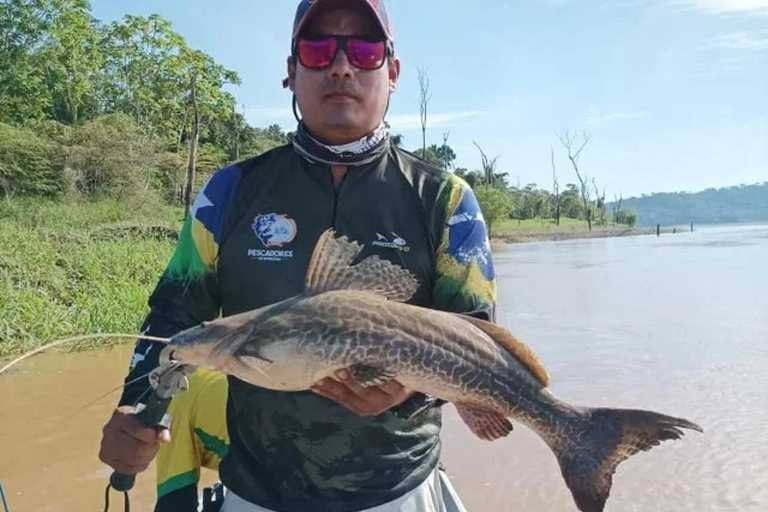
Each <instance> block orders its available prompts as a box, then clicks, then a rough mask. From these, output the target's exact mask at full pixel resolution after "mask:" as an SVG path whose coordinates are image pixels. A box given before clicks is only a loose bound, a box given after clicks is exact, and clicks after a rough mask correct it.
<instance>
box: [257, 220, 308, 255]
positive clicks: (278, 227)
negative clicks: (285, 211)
mask: <svg viewBox="0 0 768 512" xmlns="http://www.w3.org/2000/svg"><path fill="white" fill-rule="evenodd" d="M251 229H253V232H254V233H255V234H256V237H257V238H258V239H259V241H260V242H261V245H262V246H263V247H266V249H248V256H249V257H250V258H254V259H257V260H261V261H285V260H288V259H291V258H293V251H291V250H281V249H277V248H279V247H282V246H284V245H285V244H288V243H290V242H292V241H293V240H294V238H296V231H297V228H296V221H295V220H293V219H291V218H288V216H287V215H278V214H277V213H267V214H259V215H257V216H256V217H254V219H253V224H251Z"/></svg>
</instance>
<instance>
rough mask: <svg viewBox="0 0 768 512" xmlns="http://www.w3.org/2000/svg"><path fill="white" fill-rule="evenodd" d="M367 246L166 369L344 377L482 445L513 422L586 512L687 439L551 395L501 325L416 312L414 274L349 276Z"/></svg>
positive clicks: (320, 258)
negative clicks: (442, 407)
mask: <svg viewBox="0 0 768 512" xmlns="http://www.w3.org/2000/svg"><path fill="white" fill-rule="evenodd" d="M361 250H362V246H361V245H359V244H357V243H356V242H353V241H349V240H347V238H346V237H336V236H335V233H334V231H333V230H328V231H326V232H325V233H324V234H323V235H322V236H321V237H320V239H319V241H318V243H317V245H316V246H315V249H314V252H313V254H312V259H311V261H310V264H309V269H308V271H307V276H306V280H305V288H304V291H303V293H301V294H299V295H297V296H294V297H291V298H289V299H286V300H284V301H281V302H278V303H276V304H272V305H269V306H266V307H263V308H259V309H256V310H253V311H248V312H245V313H241V314H238V315H233V316H229V317H224V318H221V319H217V320H214V321H211V322H204V323H203V324H202V325H199V326H196V327H193V328H190V329H187V330H185V331H182V332H180V333H179V334H177V335H176V336H174V337H172V338H171V342H170V343H169V344H168V345H167V346H166V347H165V348H164V349H163V351H162V354H161V362H163V363H164V364H167V363H170V362H173V363H180V364H188V365H191V366H199V367H206V368H210V369H214V370H219V371H222V372H224V373H227V374H229V375H232V376H234V377H236V378H238V379H241V380H243V381H245V382H248V383H250V384H252V385H255V386H259V387H263V388H267V389H273V390H280V391H287V392H292V391H303V390H307V389H309V388H310V386H311V385H312V384H314V383H316V382H317V381H319V380H322V379H323V378H326V377H329V376H332V375H333V374H334V373H335V372H336V371H337V370H339V369H342V368H344V369H348V370H349V372H350V373H351V375H352V376H353V377H354V378H355V379H356V380H357V381H358V382H359V383H360V384H361V385H363V386H374V385H381V384H384V383H386V382H388V381H390V380H392V379H396V380H397V381H398V382H400V383H401V384H403V385H404V386H405V387H407V388H409V389H412V390H414V391H418V392H421V393H425V394H427V395H431V396H435V397H438V398H441V399H443V400H446V401H449V402H452V403H453V404H454V405H455V406H456V408H457V410H458V412H459V415H460V416H461V418H462V420H463V421H464V422H465V423H466V425H467V426H468V427H469V428H470V430H471V431H472V432H473V433H474V434H475V435H477V436H478V437H480V438H482V439H485V440H494V439H499V438H501V437H504V436H506V435H507V434H509V432H511V431H512V423H511V421H510V420H511V419H512V420H515V421H518V422H520V423H522V424H524V425H526V426H527V427H529V428H530V429H532V430H533V431H534V432H536V434H538V436H539V437H540V438H541V439H542V440H543V441H544V442H545V443H546V444H547V445H548V446H549V448H550V449H551V450H552V451H553V453H554V455H555V457H556V458H557V460H558V462H559V464H560V469H561V472H562V476H563V478H564V480H565V483H566V485H567V486H568V488H569V489H570V490H571V493H572V495H573V498H574V501H575V503H576V505H577V507H578V509H579V510H581V511H582V512H602V511H603V510H604V507H605V503H606V500H607V498H608V495H609V494H610V489H611V485H612V475H613V473H614V472H615V470H616V467H617V466H618V465H619V464H620V463H621V462H622V461H624V460H625V459H627V458H628V457H630V456H632V455H634V454H636V453H638V452H640V451H646V450H650V449H651V448H652V447H653V446H656V445H658V444H659V443H661V442H662V441H665V440H671V439H679V438H680V437H681V436H682V435H683V431H682V430H681V429H684V428H687V429H693V430H697V431H699V432H702V429H701V427H699V426H698V425H696V424H695V423H692V422H690V421H688V420H685V419H682V418H675V417H671V416H666V415H663V414H659V413H656V412H652V411H644V410H635V409H609V408H591V407H584V406H576V405H572V404H569V403H567V402H565V401H563V400H561V399H559V398H558V397H556V396H555V395H554V394H553V393H552V392H551V391H550V390H549V389H548V386H549V380H550V378H549V373H548V372H547V370H546V368H545V367H544V365H543V364H542V363H541V361H540V360H539V359H538V357H537V356H536V355H535V354H534V352H533V351H532V350H531V349H530V348H529V347H528V346H526V345H525V344H523V343H522V342H520V341H519V340H517V339H516V338H515V337H514V335H513V334H512V333H511V332H510V331H508V330H507V329H505V328H503V327H502V326H500V325H497V324H494V323H491V322H487V321H484V320H480V319H476V318H473V317H471V316H468V315H463V314H458V313H451V312H446V311H438V310H433V309H429V308H424V307H420V306H415V305H411V304H407V303H406V301H407V300H408V299H409V298H410V297H411V296H412V294H413V293H414V292H415V291H416V289H417V287H418V282H417V280H416V279H415V278H414V277H413V276H412V275H411V274H410V273H409V272H408V271H407V270H405V269H403V268H401V267H399V266H397V265H394V264H392V263H390V262H388V261H386V260H382V259H380V258H379V257H377V256H371V257H368V258H366V259H364V260H362V261H361V262H360V263H358V264H355V265H352V262H353V260H354V259H355V258H356V257H357V256H358V255H359V253H360V251H361Z"/></svg>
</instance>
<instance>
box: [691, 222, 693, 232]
mask: <svg viewBox="0 0 768 512" xmlns="http://www.w3.org/2000/svg"><path fill="white" fill-rule="evenodd" d="M691 233H693V222H691Z"/></svg>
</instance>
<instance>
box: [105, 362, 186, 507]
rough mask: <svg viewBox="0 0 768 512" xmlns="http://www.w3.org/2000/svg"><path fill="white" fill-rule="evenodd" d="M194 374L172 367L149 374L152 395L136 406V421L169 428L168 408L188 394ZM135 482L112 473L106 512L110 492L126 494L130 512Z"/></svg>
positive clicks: (180, 366)
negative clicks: (177, 397)
mask: <svg viewBox="0 0 768 512" xmlns="http://www.w3.org/2000/svg"><path fill="white" fill-rule="evenodd" d="M191 371H193V369H192V368H191V367H189V366H187V365H181V364H172V365H170V366H166V367H160V368H157V369H155V370H154V371H153V372H152V373H150V374H149V383H150V386H151V388H150V389H151V391H150V392H149V395H148V396H147V399H146V400H145V401H144V402H142V403H139V404H137V406H136V410H135V412H134V414H135V416H136V419H137V420H139V421H141V422H142V423H143V424H144V425H146V426H148V427H153V428H159V429H163V428H165V429H167V428H170V416H169V415H168V406H169V405H170V404H171V400H172V399H173V396H174V395H175V394H176V393H178V392H180V391H186V390H187V387H188V386H189V381H188V380H187V374H189V373H190V372H191ZM135 481H136V475H126V474H123V473H120V472H118V471H115V472H113V473H112V475H111V476H110V478H109V483H108V484H107V489H106V491H105V496H104V502H105V504H104V512H107V511H108V510H109V491H110V489H114V490H116V491H118V492H122V493H123V495H124V501H125V505H124V508H125V512H130V501H129V499H128V491H130V490H131V489H132V488H133V485H134V483H135Z"/></svg>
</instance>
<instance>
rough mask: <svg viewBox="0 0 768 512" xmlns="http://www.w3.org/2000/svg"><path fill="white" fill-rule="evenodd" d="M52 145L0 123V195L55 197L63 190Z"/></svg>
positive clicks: (27, 131) (24, 130)
mask: <svg viewBox="0 0 768 512" xmlns="http://www.w3.org/2000/svg"><path fill="white" fill-rule="evenodd" d="M51 156H52V155H51V146H50V144H49V143H48V142H47V141H46V140H45V139H42V138H40V137H38V136H37V135H35V134H34V133H33V132H31V131H29V130H26V129H22V128H15V127H13V126H10V125H7V124H3V123H0V194H2V195H3V196H4V197H6V198H10V197H13V196H16V195H19V196H31V195H37V196H49V197H50V196H55V195H57V194H59V193H60V192H61V190H62V173H61V168H60V167H58V166H56V165H54V163H53V162H52V159H51Z"/></svg>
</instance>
